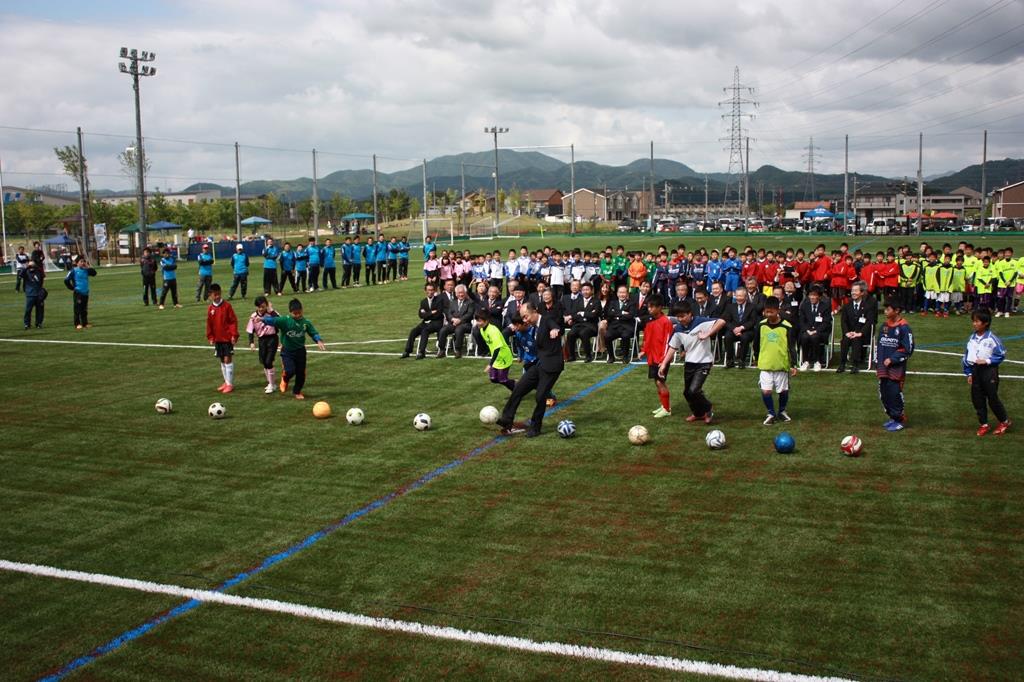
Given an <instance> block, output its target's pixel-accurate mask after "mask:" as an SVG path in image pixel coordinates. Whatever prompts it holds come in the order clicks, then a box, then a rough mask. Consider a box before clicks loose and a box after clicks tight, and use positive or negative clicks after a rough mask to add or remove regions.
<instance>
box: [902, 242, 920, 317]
mask: <svg viewBox="0 0 1024 682" xmlns="http://www.w3.org/2000/svg"><path fill="white" fill-rule="evenodd" d="M920 275H921V267H920V265H919V264H918V262H917V260H916V258H915V257H914V254H912V253H908V254H907V255H906V256H904V258H903V259H902V260H901V261H900V291H899V300H900V307H901V308H902V309H903V311H904V312H906V313H913V312H914V309H915V308H916V305H915V303H916V299H917V281H918V278H919V277H920Z"/></svg>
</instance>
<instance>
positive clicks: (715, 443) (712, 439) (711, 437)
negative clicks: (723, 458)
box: [704, 429, 725, 450]
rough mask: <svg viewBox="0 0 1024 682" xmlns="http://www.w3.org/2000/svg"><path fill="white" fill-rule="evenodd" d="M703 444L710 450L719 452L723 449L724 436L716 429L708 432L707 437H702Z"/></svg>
mask: <svg viewBox="0 0 1024 682" xmlns="http://www.w3.org/2000/svg"><path fill="white" fill-rule="evenodd" d="M704 442H705V443H707V446H708V448H710V449H711V450H721V449H722V448H724V447H725V434H724V433H722V432H721V431H719V430H718V429H715V430H714V431H709V432H708V435H706V436H704Z"/></svg>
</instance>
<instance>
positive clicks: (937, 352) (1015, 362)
mask: <svg viewBox="0 0 1024 682" xmlns="http://www.w3.org/2000/svg"><path fill="white" fill-rule="evenodd" d="M914 352H915V353H931V354H933V355H950V356H952V357H954V358H962V357H963V356H964V354H963V353H950V352H949V351H945V350H927V349H924V348H915V349H914ZM1003 362H1008V363H1010V364H1011V365H1024V360H1003Z"/></svg>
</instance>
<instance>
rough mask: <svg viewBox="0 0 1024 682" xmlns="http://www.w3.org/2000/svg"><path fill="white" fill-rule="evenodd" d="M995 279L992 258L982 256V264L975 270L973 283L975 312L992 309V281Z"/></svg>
mask: <svg viewBox="0 0 1024 682" xmlns="http://www.w3.org/2000/svg"><path fill="white" fill-rule="evenodd" d="M994 277H995V271H994V270H993V269H992V258H991V257H990V256H989V255H988V254H987V253H986V254H984V255H982V257H981V263H980V264H978V265H976V266H975V268H974V276H973V282H972V283H973V285H974V292H975V310H991V309H992V279H993V278H994Z"/></svg>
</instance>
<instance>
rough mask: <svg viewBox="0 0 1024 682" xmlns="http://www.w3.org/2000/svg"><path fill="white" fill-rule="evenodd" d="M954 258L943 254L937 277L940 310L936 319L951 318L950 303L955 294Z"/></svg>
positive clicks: (936, 313) (936, 314)
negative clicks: (952, 295)
mask: <svg viewBox="0 0 1024 682" xmlns="http://www.w3.org/2000/svg"><path fill="white" fill-rule="evenodd" d="M952 260H953V257H952V255H951V254H948V253H944V254H942V265H940V266H939V268H938V273H937V276H936V280H937V283H938V285H939V292H938V303H939V309H938V310H937V311H935V316H936V317H949V307H950V306H949V303H950V298H951V294H952V293H953V263H952Z"/></svg>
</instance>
